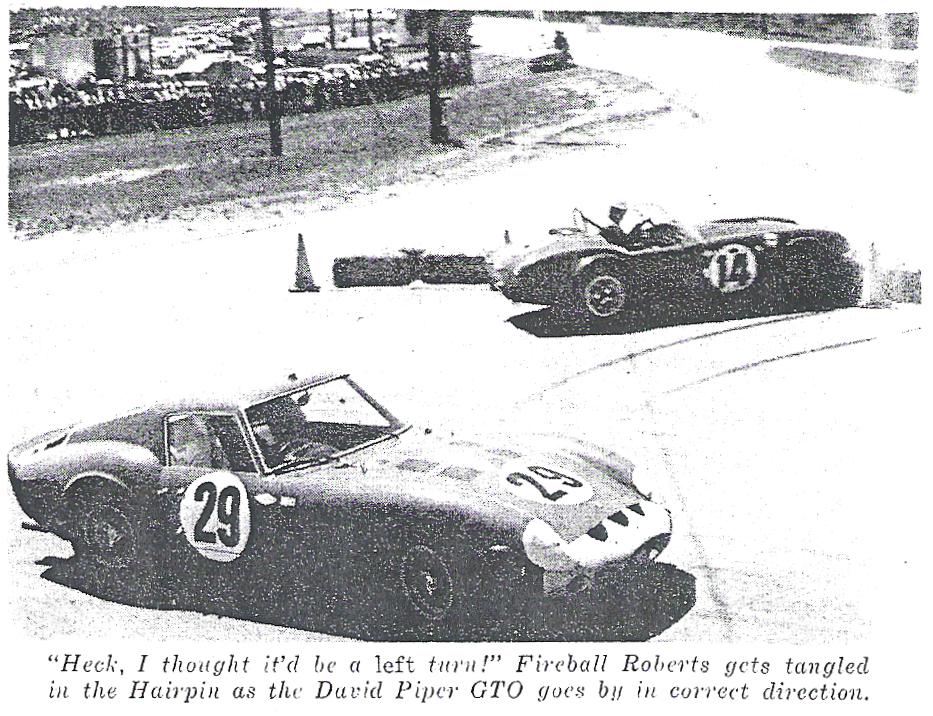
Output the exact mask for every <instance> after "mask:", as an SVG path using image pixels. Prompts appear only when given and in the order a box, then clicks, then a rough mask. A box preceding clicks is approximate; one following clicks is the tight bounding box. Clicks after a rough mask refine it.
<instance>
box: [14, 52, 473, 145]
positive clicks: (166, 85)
mask: <svg viewBox="0 0 933 716" xmlns="http://www.w3.org/2000/svg"><path fill="white" fill-rule="evenodd" d="M440 75H441V77H440V80H441V84H442V86H445V87H451V86H454V85H458V84H464V83H466V82H468V81H469V79H468V78H469V76H470V74H469V68H468V67H465V66H463V65H462V63H461V61H460V60H459V58H458V57H457V55H455V54H451V55H450V56H448V57H444V58H443V59H442V62H441V67H440ZM427 89H428V66H427V62H426V61H425V60H423V59H418V60H414V61H412V62H408V63H406V64H404V65H402V64H399V63H397V62H395V61H393V60H390V59H388V58H386V57H383V56H379V55H371V56H368V57H362V58H358V60H357V61H355V62H353V63H348V64H336V65H327V66H325V67H323V68H311V67H309V68H288V69H285V70H280V71H279V72H278V73H277V76H276V90H277V92H278V96H279V98H280V106H281V111H282V113H283V114H285V115H292V114H304V113H309V112H320V111H325V110H329V109H336V108H339V107H353V106H358V105H364V104H372V103H374V102H381V101H388V100H395V99H401V98H403V97H410V96H413V95H417V94H421V93H424V92H426V91H427ZM266 98H267V93H266V91H265V82H264V81H263V79H262V77H253V78H251V79H247V80H239V81H226V82H222V81H214V82H207V81H203V80H195V81H179V80H175V79H170V78H160V79H154V80H151V81H145V82H143V81H129V82H121V83H118V84H114V83H113V82H110V81H107V80H101V81H95V80H94V79H93V78H87V79H85V80H83V81H81V82H79V83H78V84H77V85H67V84H64V83H62V82H59V81H57V80H53V79H50V78H36V79H33V80H31V81H29V82H18V83H17V85H16V86H15V87H13V88H11V90H10V143H11V144H14V145H15V144H26V143H30V142H40V141H47V140H63V139H74V138H81V137H99V136H103V135H107V134H125V133H131V132H139V131H146V130H158V129H177V128H181V127H197V126H205V125H210V124H215V123H222V122H240V121H246V120H251V119H265V118H266V116H267V115H266V112H267V108H266Z"/></svg>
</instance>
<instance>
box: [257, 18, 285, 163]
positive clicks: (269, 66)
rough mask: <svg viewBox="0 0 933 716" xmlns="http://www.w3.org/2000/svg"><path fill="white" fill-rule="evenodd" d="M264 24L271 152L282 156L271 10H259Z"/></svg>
mask: <svg viewBox="0 0 933 716" xmlns="http://www.w3.org/2000/svg"><path fill="white" fill-rule="evenodd" d="M259 22H260V24H261V25H262V56H263V60H264V61H265V63H266V113H267V114H268V115H269V153H270V154H271V155H272V156H273V157H280V156H282V118H281V117H280V116H279V94H278V92H276V91H275V62H274V60H275V50H274V49H273V47H272V23H271V22H270V20H269V10H268V9H266V8H263V9H261V10H260V11H259Z"/></svg>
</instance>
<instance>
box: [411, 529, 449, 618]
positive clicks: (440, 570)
mask: <svg viewBox="0 0 933 716" xmlns="http://www.w3.org/2000/svg"><path fill="white" fill-rule="evenodd" d="M398 576H399V580H400V582H401V591H402V595H403V597H404V599H405V601H406V606H407V607H408V608H409V611H410V612H413V613H414V615H416V616H417V617H419V618H421V619H423V620H425V621H427V622H439V621H442V620H443V619H445V618H446V617H448V616H449V615H450V614H451V613H453V612H454V611H455V610H456V609H458V608H460V607H461V606H462V604H461V603H460V602H461V601H462V595H461V593H460V590H459V589H458V585H457V580H456V577H455V575H454V573H453V572H452V571H451V569H450V565H449V564H448V561H447V560H446V559H444V557H442V556H441V555H440V554H439V553H438V552H435V551H434V550H433V549H431V548H430V547H427V546H425V545H423V544H419V545H416V546H415V547H412V548H411V549H410V550H409V551H408V554H406V555H405V556H404V557H403V558H402V560H401V563H400V565H399V575H398Z"/></svg>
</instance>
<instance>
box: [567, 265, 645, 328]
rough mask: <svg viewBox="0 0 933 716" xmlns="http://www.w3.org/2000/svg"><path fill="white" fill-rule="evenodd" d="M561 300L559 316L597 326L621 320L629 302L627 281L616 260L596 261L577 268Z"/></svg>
mask: <svg viewBox="0 0 933 716" xmlns="http://www.w3.org/2000/svg"><path fill="white" fill-rule="evenodd" d="M569 289H570V290H569V291H568V292H567V293H566V294H565V295H564V297H563V300H562V301H561V304H562V306H561V309H562V310H561V313H562V314H563V315H565V316H567V317H569V318H574V319H576V320H579V321H582V322H584V323H590V324H599V323H604V322H609V321H614V320H617V319H619V318H621V317H622V315H623V313H624V311H625V310H626V309H627V308H628V306H629V302H630V296H629V289H628V285H627V280H626V276H625V273H624V271H623V270H622V267H621V266H620V265H619V264H618V262H616V261H610V260H600V261H595V262H593V263H592V264H590V265H589V266H585V267H583V268H581V269H579V270H578V271H577V273H576V275H574V276H573V278H572V280H571V283H570V287H569Z"/></svg>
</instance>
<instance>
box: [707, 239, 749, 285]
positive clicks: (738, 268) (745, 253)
mask: <svg viewBox="0 0 933 716" xmlns="http://www.w3.org/2000/svg"><path fill="white" fill-rule="evenodd" d="M708 270H709V280H710V283H712V284H713V286H715V287H716V288H718V289H719V290H720V291H722V292H723V293H734V292H735V291H741V290H742V289H745V288H748V287H749V286H751V285H752V284H753V283H754V282H755V279H756V278H757V277H758V261H757V260H756V259H755V252H754V251H752V250H751V249H750V248H749V247H748V246H745V244H727V245H726V246H723V247H722V248H720V249H719V250H718V251H717V252H716V253H714V254H713V257H712V258H711V259H710V262H709V269H708Z"/></svg>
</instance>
